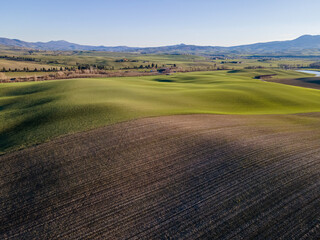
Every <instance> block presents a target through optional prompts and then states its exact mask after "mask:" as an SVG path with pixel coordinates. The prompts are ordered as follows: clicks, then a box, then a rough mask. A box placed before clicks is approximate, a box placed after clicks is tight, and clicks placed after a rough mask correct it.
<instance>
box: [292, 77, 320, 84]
mask: <svg viewBox="0 0 320 240" xmlns="http://www.w3.org/2000/svg"><path fill="white" fill-rule="evenodd" d="M297 80H298V81H302V82H307V83H312V84H320V78H319V77H311V78H310V77H308V78H297Z"/></svg>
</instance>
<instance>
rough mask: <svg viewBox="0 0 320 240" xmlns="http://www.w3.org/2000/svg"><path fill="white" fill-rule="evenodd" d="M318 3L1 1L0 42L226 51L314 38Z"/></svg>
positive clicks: (256, 0) (318, 31)
mask: <svg viewBox="0 0 320 240" xmlns="http://www.w3.org/2000/svg"><path fill="white" fill-rule="evenodd" d="M319 9H320V1H319V0H263V1H262V0H211V1H210V0H194V1H191V0H157V1H155V0H104V1H103V0H90V1H88V0H86V1H82V0H64V1H62V0H55V1H54V0H52V1H44V0H42V1H40V0H28V1H26V0H4V1H2V2H1V24H0V36H1V37H8V38H18V39H21V40H25V41H50V40H67V41H70V42H75V43H80V44H89V45H105V46H118V45H127V46H162V45H172V44H179V43H185V44H196V45H219V46H231V45H239V44H247V43H254V42H264V41H272V40H287V39H293V38H296V37H298V36H300V35H303V34H313V35H318V34H319V35H320V13H319Z"/></svg>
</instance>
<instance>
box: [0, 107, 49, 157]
mask: <svg viewBox="0 0 320 240" xmlns="http://www.w3.org/2000/svg"><path fill="white" fill-rule="evenodd" d="M50 115H51V114H49V113H47V114H40V115H36V116H32V117H29V118H27V119H26V120H23V121H22V122H20V123H19V124H17V125H15V126H14V127H11V128H9V129H6V130H4V131H3V132H1V133H0V152H1V151H5V150H7V149H8V148H10V147H11V146H14V145H16V144H17V142H16V141H17V140H18V141H19V140H20V141H21V143H22V142H23V141H24V140H23V139H21V138H17V136H16V135H19V134H21V133H22V132H28V131H30V130H32V129H34V128H36V127H39V126H41V125H44V124H46V123H47V122H49V121H50V117H51V116H50ZM13 139H14V140H13ZM18 144H19V143H18Z"/></svg>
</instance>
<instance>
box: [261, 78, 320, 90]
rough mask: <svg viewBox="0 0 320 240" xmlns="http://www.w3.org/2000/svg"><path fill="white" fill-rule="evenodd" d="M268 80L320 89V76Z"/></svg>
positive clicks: (269, 80)
mask: <svg viewBox="0 0 320 240" xmlns="http://www.w3.org/2000/svg"><path fill="white" fill-rule="evenodd" d="M267 81H268V82H275V83H282V84H287V85H292V86H297V87H305V88H313V89H320V77H308V78H294V79H268V80H267Z"/></svg>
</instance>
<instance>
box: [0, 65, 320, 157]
mask: <svg viewBox="0 0 320 240" xmlns="http://www.w3.org/2000/svg"><path fill="white" fill-rule="evenodd" d="M269 73H276V74H278V75H277V77H278V78H286V77H292V78H294V77H303V76H309V75H307V74H303V73H298V72H295V71H280V70H260V71H258V70H255V71H253V70H241V71H229V72H228V71H215V72H193V73H180V74H174V75H170V76H166V75H165V76H164V75H162V76H160V75H159V76H152V77H127V78H105V79H102V78H100V79H72V80H56V81H45V82H32V83H31V82H29V83H8V84H1V85H0V122H1V125H0V152H2V153H3V152H6V151H9V150H14V149H17V148H23V147H26V146H30V145H33V144H36V143H41V142H44V141H47V140H49V139H52V138H53V137H57V136H60V135H64V134H68V133H73V132H78V131H83V130H87V129H92V128H95V127H99V126H104V125H109V124H113V123H117V122H121V121H126V120H131V119H136V118H141V117H146V116H160V115H172V114H192V113H213V114H290V113H304V112H319V111H320V91H318V90H312V89H305V88H299V87H293V86H287V85H282V84H277V83H270V82H264V81H260V80H256V79H253V77H254V76H256V75H257V74H269Z"/></svg>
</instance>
